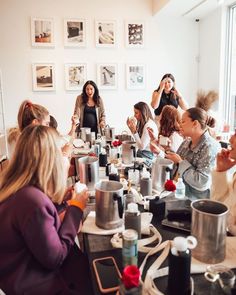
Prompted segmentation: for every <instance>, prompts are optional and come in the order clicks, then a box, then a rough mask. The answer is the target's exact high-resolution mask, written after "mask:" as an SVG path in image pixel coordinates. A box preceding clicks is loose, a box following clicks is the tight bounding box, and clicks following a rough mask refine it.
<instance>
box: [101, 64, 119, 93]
mask: <svg viewBox="0 0 236 295" xmlns="http://www.w3.org/2000/svg"><path fill="white" fill-rule="evenodd" d="M97 84H98V87H99V89H116V88H117V64H105V63H104V64H98V65H97Z"/></svg>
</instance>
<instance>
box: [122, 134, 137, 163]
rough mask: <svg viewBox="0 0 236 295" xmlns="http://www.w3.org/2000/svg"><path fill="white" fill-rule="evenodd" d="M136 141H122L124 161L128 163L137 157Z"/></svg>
mask: <svg viewBox="0 0 236 295" xmlns="http://www.w3.org/2000/svg"><path fill="white" fill-rule="evenodd" d="M135 146H136V142H135V141H128V140H127V141H123V142H122V162H123V163H124V164H126V165H129V164H132V163H133V162H134V158H135V152H136V151H135Z"/></svg>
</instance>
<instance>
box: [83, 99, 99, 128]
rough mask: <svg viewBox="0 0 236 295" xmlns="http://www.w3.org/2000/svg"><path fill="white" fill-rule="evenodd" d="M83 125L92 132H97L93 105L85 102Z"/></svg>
mask: <svg viewBox="0 0 236 295" xmlns="http://www.w3.org/2000/svg"><path fill="white" fill-rule="evenodd" d="M83 127H90V128H91V131H92V132H96V133H97V132H98V126H97V115H96V108H95V106H93V107H89V106H88V105H87V104H86V105H85V107H84V120H83Z"/></svg>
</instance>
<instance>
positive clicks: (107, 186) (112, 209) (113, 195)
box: [95, 181, 123, 229]
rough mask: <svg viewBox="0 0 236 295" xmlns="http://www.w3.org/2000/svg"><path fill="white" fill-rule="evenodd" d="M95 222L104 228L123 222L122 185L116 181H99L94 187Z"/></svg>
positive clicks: (110, 227) (120, 224)
mask: <svg viewBox="0 0 236 295" xmlns="http://www.w3.org/2000/svg"><path fill="white" fill-rule="evenodd" d="M95 191H96V192H95V198H96V203H95V211H96V219H95V223H96V225H97V226H98V227H100V228H104V229H114V228H118V227H120V226H122V224H123V219H122V217H123V185H122V184H121V183H120V182H118V181H100V182H98V183H97V184H96V187H95Z"/></svg>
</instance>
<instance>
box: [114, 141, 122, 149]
mask: <svg viewBox="0 0 236 295" xmlns="http://www.w3.org/2000/svg"><path fill="white" fill-rule="evenodd" d="M121 144H122V141H120V140H119V139H118V140H114V141H113V142H112V145H113V146H114V147H117V146H120V145H121Z"/></svg>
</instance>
